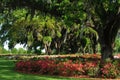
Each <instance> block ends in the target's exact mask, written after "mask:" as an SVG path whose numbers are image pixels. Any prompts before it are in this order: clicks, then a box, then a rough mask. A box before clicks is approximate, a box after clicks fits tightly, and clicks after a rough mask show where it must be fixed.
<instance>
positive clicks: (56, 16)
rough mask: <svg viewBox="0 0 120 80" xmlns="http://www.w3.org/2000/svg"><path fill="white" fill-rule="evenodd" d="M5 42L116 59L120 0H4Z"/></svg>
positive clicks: (1, 11) (0, 6)
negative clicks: (114, 57) (97, 46)
mask: <svg viewBox="0 0 120 80" xmlns="http://www.w3.org/2000/svg"><path fill="white" fill-rule="evenodd" d="M0 16H1V20H0V22H1V30H0V35H1V41H2V43H3V42H4V41H6V40H9V41H10V42H9V47H10V48H12V47H14V45H15V44H16V43H21V44H25V45H27V46H28V48H29V49H30V50H32V49H33V50H34V51H37V47H38V46H40V48H41V49H43V48H45V49H46V51H47V53H48V54H50V53H51V51H54V50H55V53H61V52H62V51H64V52H67V53H70V52H71V53H76V52H80V51H83V52H86V50H87V52H91V51H93V52H95V49H96V45H97V43H98V42H99V43H100V45H101V53H102V60H105V59H107V58H113V55H112V51H113V44H114V41H115V37H116V35H117V32H118V30H119V28H120V19H119V18H120V0H6V1H5V0H4V1H3V0H0Z"/></svg>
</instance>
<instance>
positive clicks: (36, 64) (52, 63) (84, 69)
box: [16, 56, 120, 78]
mask: <svg viewBox="0 0 120 80" xmlns="http://www.w3.org/2000/svg"><path fill="white" fill-rule="evenodd" d="M94 57H95V56H94ZM119 63H120V62H118V61H117V63H115V64H112V62H107V63H105V64H104V65H103V66H102V67H101V68H99V61H98V60H96V61H95V60H94V61H87V60H84V61H82V62H81V61H80V60H73V59H72V60H69V59H68V58H67V59H64V60H62V59H61V60H59V59H57V58H56V59H54V58H53V59H51V58H48V57H46V58H42V59H40V60H27V61H19V62H17V63H16V70H17V71H19V72H26V73H36V74H48V75H62V76H79V75H87V76H95V75H96V74H97V73H98V70H100V73H101V74H100V75H99V76H100V77H104V78H115V77H117V76H118V75H119V74H118V73H119V72H120V64H119Z"/></svg>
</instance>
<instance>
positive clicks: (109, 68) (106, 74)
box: [100, 63, 119, 78]
mask: <svg viewBox="0 0 120 80" xmlns="http://www.w3.org/2000/svg"><path fill="white" fill-rule="evenodd" d="M100 70H101V76H102V77H103V78H116V77H117V76H118V73H119V71H118V68H117V67H116V66H115V65H114V64H112V63H106V64H104V65H103V67H102V68H101V69H100Z"/></svg>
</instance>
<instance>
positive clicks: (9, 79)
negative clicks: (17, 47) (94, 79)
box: [0, 58, 88, 80]
mask: <svg viewBox="0 0 120 80" xmlns="http://www.w3.org/2000/svg"><path fill="white" fill-rule="evenodd" d="M14 66H15V61H14V60H5V59H2V58H0V80H88V79H74V78H65V77H58V76H57V77H56V76H43V75H42V76H39V75H32V74H22V73H18V72H16V71H15V70H14Z"/></svg>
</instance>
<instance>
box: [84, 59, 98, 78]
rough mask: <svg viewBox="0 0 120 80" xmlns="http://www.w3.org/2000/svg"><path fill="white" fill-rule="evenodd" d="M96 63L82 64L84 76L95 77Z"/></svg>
mask: <svg viewBox="0 0 120 80" xmlns="http://www.w3.org/2000/svg"><path fill="white" fill-rule="evenodd" d="M98 68H99V67H98V63H97V62H95V61H94V62H85V63H84V67H83V69H84V71H85V75H89V76H91V75H95V74H96V73H97V71H98Z"/></svg>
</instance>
